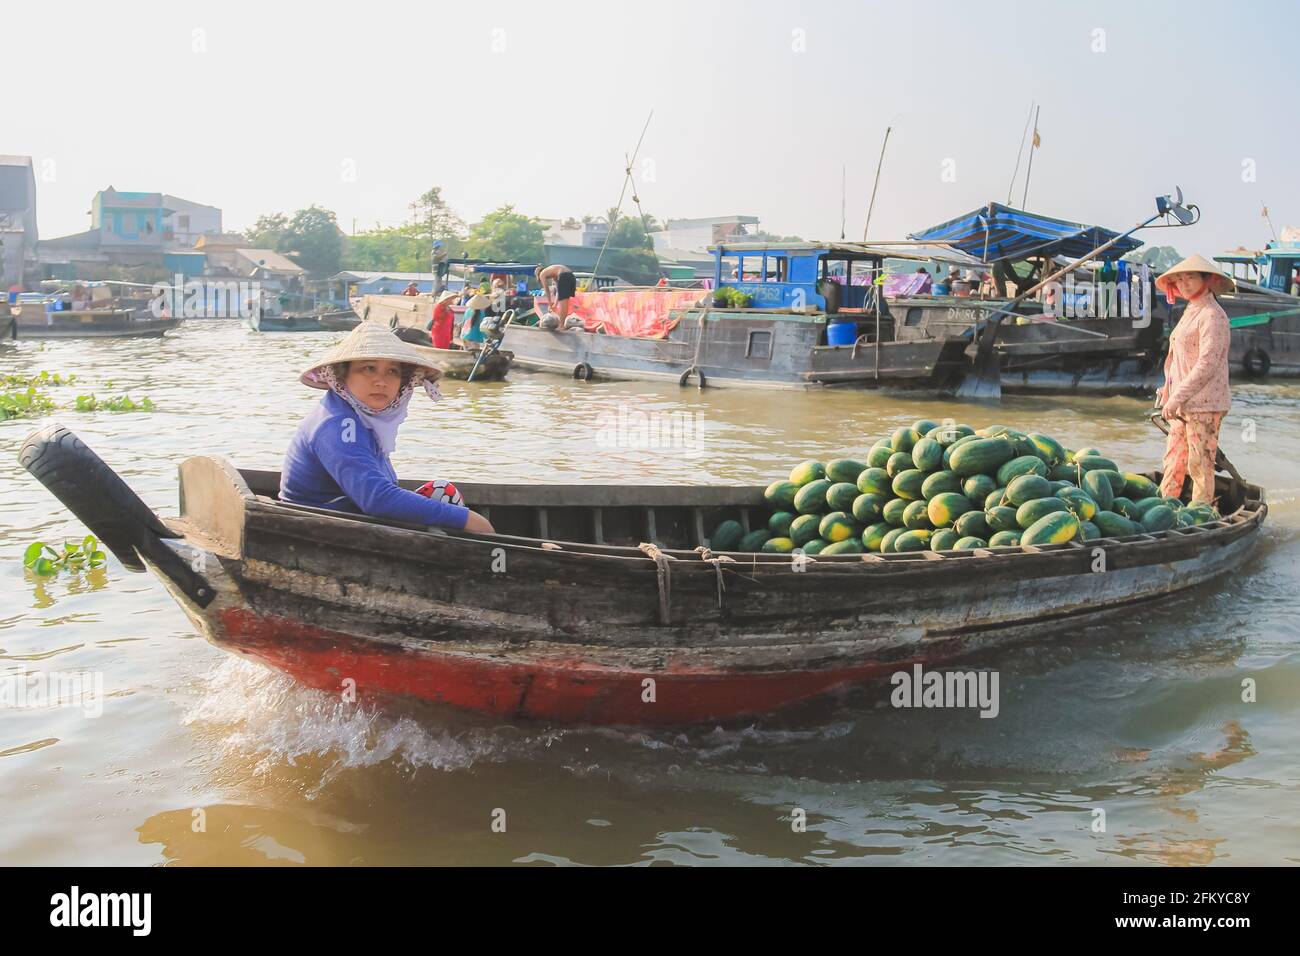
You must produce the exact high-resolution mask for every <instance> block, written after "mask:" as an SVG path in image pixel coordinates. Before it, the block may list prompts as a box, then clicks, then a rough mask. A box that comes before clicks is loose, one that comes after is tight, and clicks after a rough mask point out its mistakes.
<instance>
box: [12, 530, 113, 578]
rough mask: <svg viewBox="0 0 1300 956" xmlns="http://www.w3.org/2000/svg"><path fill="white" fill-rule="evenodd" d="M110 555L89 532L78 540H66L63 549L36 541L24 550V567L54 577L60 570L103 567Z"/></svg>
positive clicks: (43, 575) (41, 574) (38, 573)
mask: <svg viewBox="0 0 1300 956" xmlns="http://www.w3.org/2000/svg"><path fill="white" fill-rule="evenodd" d="M107 561H108V556H107V555H105V554H104V552H103V551H100V550H99V541H97V540H96V539H95V536H94V535H93V534H88V535H86V536H85V537H84V538H82V539H81V541H80V543H78V542H76V541H64V542H63V550H62V551H56V550H54V548H52V547H50V546H49V545H48V544H46V543H45V542H44V541H34V542H32V543H31V544H29V545H28V546H27V550H26V551H24V552H23V567H25V568H26V569H27V570H28V571H31V572H32V573H33V574H35V575H37V576H38V577H42V578H52V577H54V576H55V575H57V574H58V573H59V572H60V571H63V570H69V571H81V570H84V569H87V568H102V567H103V566H104V565H105V564H106V563H107Z"/></svg>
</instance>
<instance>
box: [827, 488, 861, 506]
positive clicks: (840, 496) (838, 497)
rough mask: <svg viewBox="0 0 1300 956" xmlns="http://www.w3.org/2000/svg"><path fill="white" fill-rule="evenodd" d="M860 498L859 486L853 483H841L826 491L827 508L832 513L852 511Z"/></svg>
mask: <svg viewBox="0 0 1300 956" xmlns="http://www.w3.org/2000/svg"><path fill="white" fill-rule="evenodd" d="M857 497H858V486H857V485H856V484H854V483H853V482H851V481H840V482H836V483H835V484H833V485H831V486H830V487H829V488H827V489H826V506H827V507H828V508H830V510H831V511H852V510H853V502H854V501H856V500H857Z"/></svg>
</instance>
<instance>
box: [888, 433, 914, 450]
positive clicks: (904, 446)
mask: <svg viewBox="0 0 1300 956" xmlns="http://www.w3.org/2000/svg"><path fill="white" fill-rule="evenodd" d="M889 444H890V447H892V448H893V449H894V451H905V452H907V453H908V454H909V455H910V454H911V453H912V446H913V445H915V444H916V437H915V436H914V435H913V434H912V429H910V428H896V429H894V434H892V435H891V436H889Z"/></svg>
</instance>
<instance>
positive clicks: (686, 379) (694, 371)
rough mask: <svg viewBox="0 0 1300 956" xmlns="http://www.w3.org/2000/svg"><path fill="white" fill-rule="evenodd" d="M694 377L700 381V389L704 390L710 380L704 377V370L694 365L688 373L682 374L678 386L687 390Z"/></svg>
mask: <svg viewBox="0 0 1300 956" xmlns="http://www.w3.org/2000/svg"><path fill="white" fill-rule="evenodd" d="M692 375H694V376H696V378H698V379H699V383H698V386H697V387H698V388H701V389H702V388H704V387H705V386H706V385H707V384H708V380H707V379H706V378H705V377H704V370H703V369H702V368H700V367H699V366H698V365H692V366H691V367H690V368H688V369H687V370H686V371H684V372H682V374H681V375H679V376H678V377H677V384H678V385H680V386H682V387H683V388H685V387H686V386H687V385H688V384H690V381H691V376H692Z"/></svg>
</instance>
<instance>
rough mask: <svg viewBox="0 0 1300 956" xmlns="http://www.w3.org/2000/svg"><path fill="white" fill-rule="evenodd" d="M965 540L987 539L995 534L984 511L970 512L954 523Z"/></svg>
mask: <svg viewBox="0 0 1300 956" xmlns="http://www.w3.org/2000/svg"><path fill="white" fill-rule="evenodd" d="M952 526H953V527H954V528H956V529H957V533H958V534H959V535H961V536H962V537H963V538H985V539H987V538H988V536H989V535H991V534H992V533H993V529H992V528H990V527H989V523H988V519H987V518H986V517H985V516H984V512H982V511H968V512H966V513H965V514H964V515H962V516H960V517H959V518H958V519H957V520H956V521H954V522H953V523H952Z"/></svg>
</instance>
